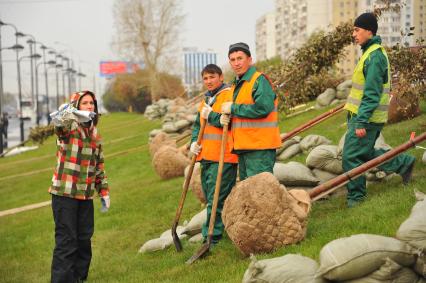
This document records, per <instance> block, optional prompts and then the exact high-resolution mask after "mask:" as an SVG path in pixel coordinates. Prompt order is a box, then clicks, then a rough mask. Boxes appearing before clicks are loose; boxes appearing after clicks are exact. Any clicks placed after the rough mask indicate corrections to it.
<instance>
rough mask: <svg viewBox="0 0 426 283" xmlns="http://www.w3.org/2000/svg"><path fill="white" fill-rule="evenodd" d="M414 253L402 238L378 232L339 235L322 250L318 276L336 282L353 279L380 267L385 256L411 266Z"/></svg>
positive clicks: (400, 263) (414, 257) (414, 258)
mask: <svg viewBox="0 0 426 283" xmlns="http://www.w3.org/2000/svg"><path fill="white" fill-rule="evenodd" d="M415 252H416V251H415V249H414V248H413V247H411V246H409V245H408V244H406V243H404V242H402V241H399V240H397V239H394V238H390V237H384V236H380V235H371V234H358V235H353V236H350V237H346V238H340V239H337V240H334V241H331V242H329V243H328V244H327V245H325V246H324V247H323V248H322V249H321V252H320V267H319V269H318V271H317V275H318V276H322V277H324V278H326V279H329V280H337V281H344V280H351V279H356V278H360V277H364V276H366V275H367V274H370V273H372V272H374V271H376V270H377V269H379V268H380V266H382V265H383V264H384V263H385V260H386V258H390V259H392V260H393V261H395V262H396V263H398V264H399V265H402V266H411V265H413V264H414V262H415V260H416V255H415Z"/></svg>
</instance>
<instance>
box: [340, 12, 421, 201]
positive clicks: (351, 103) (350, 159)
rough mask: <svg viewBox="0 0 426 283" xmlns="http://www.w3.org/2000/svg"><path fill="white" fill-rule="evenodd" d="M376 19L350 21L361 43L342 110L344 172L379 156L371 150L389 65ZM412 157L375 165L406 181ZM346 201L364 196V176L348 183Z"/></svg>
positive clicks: (385, 101)
mask: <svg viewBox="0 0 426 283" xmlns="http://www.w3.org/2000/svg"><path fill="white" fill-rule="evenodd" d="M377 28H378V25H377V19H376V17H375V15H374V14H372V13H364V14H361V15H360V16H359V17H358V18H357V19H356V20H355V23H354V29H353V33H352V36H353V38H354V39H355V42H356V43H357V44H359V45H360V46H361V49H362V56H361V58H360V60H359V61H358V64H357V66H356V67H355V70H354V73H353V76H352V88H351V92H350V94H349V96H348V99H347V102H346V105H345V109H346V110H348V130H347V133H346V137H345V145H344V148H343V169H344V171H345V172H347V171H349V170H351V169H353V168H356V167H358V166H360V165H361V164H363V163H365V162H367V161H369V160H371V159H373V158H375V157H377V156H380V155H382V154H383V153H385V152H386V150H383V149H374V144H375V142H376V139H377V138H378V137H379V135H380V131H381V130H382V128H383V126H384V124H385V123H386V122H387V119H388V106H389V91H390V85H391V75H390V65H389V60H388V56H387V54H386V51H385V49H384V48H383V47H382V46H381V39H380V37H379V36H377V35H376V32H377ZM414 162H415V158H414V157H413V156H410V155H406V154H401V155H398V156H397V157H395V158H393V159H392V160H390V161H388V162H387V163H385V164H382V165H381V166H379V168H380V169H381V170H383V171H386V172H396V173H398V174H400V175H401V176H402V180H403V182H404V184H407V183H408V182H409V181H410V179H411V175H412V171H413V167H414ZM347 188H348V196H347V204H348V207H353V206H355V205H357V204H359V203H360V202H361V201H363V200H364V199H365V198H366V196H367V190H366V179H365V177H364V176H361V177H358V178H356V179H354V180H351V181H350V182H349V183H348V185H347Z"/></svg>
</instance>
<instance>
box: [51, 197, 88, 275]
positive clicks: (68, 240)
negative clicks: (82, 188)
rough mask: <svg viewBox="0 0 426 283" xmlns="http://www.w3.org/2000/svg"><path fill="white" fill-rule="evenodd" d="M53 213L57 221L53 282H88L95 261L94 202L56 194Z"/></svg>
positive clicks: (53, 199) (53, 198)
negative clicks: (93, 257) (93, 238)
mask: <svg viewBox="0 0 426 283" xmlns="http://www.w3.org/2000/svg"><path fill="white" fill-rule="evenodd" d="M52 210H53V219H54V221H55V249H54V251H53V259H52V273H51V280H52V283H59V282H61V283H65V282H67V283H68V282H69V283H74V282H78V281H79V280H85V279H86V278H87V275H88V273H89V266H90V261H91V259H92V245H91V241H90V239H91V238H92V235H93V230H94V217H93V200H76V199H73V198H68V197H62V196H56V195H52Z"/></svg>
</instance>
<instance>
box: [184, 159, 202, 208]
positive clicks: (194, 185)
mask: <svg viewBox="0 0 426 283" xmlns="http://www.w3.org/2000/svg"><path fill="white" fill-rule="evenodd" d="M188 171H189V166H187V167H186V168H185V180H186V178H187V177H188ZM184 185H185V181H184V183H183V184H182V186H184ZM189 188H190V189H191V191H192V193H193V194H194V195H195V197H196V198H197V199H198V200H199V201H200V202H201V203H202V204H206V203H207V201H206V198H205V196H204V193H203V189H202V186H201V166H200V163H199V162H196V163H195V165H194V170H193V171H192V177H191V182H190V183H189Z"/></svg>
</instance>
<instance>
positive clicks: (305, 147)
mask: <svg viewBox="0 0 426 283" xmlns="http://www.w3.org/2000/svg"><path fill="white" fill-rule="evenodd" d="M323 144H331V141H330V140H329V139H327V138H326V137H323V136H320V135H307V136H306V137H304V138H301V137H300V136H294V137H292V138H291V139H288V140H286V141H284V142H283V143H282V144H281V147H280V148H279V149H277V152H276V157H277V160H278V161H285V160H288V159H290V158H292V157H293V156H296V155H297V154H299V153H302V152H304V153H308V152H310V151H311V150H312V149H313V148H315V147H317V146H319V145H323Z"/></svg>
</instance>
